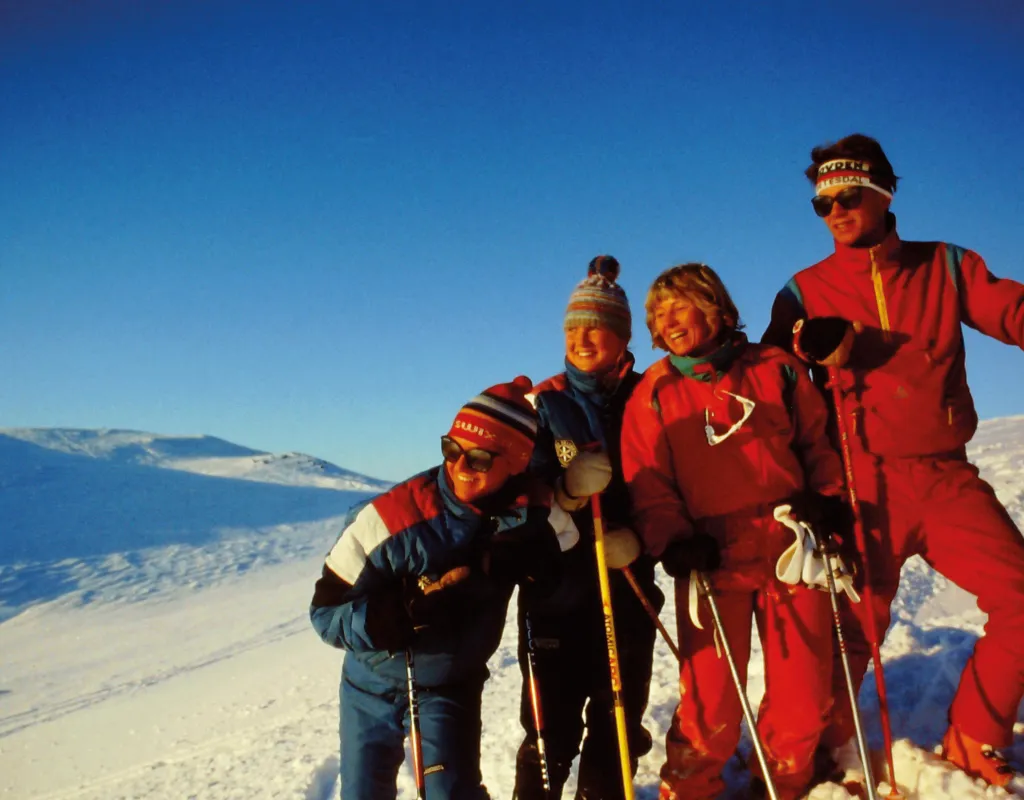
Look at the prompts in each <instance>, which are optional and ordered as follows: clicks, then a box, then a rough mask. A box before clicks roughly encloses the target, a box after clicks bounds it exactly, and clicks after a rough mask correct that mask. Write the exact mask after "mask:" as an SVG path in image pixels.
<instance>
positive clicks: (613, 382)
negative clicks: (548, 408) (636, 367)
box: [565, 350, 636, 398]
mask: <svg viewBox="0 0 1024 800" xmlns="http://www.w3.org/2000/svg"><path fill="white" fill-rule="evenodd" d="M635 363H636V359H635V358H634V357H633V354H632V353H631V352H629V350H627V351H626V353H625V355H624V356H623V358H622V361H620V362H619V364H618V365H617V366H615V367H612V368H611V369H608V370H605V371H602V372H583V371H582V370H580V369H577V368H576V367H574V366H573V365H572V363H571V362H570V361H569V359H568V358H566V359H565V377H566V379H567V380H568V381H569V385H570V386H572V387H573V388H574V389H575V390H576V391H578V392H580V393H582V394H585V395H588V396H591V397H600V398H608V397H613V396H614V395H615V393H616V392H617V391H618V390H619V387H620V386H621V385H622V381H623V380H625V378H626V376H627V375H629V373H630V372H631V371H632V369H633V364H635Z"/></svg>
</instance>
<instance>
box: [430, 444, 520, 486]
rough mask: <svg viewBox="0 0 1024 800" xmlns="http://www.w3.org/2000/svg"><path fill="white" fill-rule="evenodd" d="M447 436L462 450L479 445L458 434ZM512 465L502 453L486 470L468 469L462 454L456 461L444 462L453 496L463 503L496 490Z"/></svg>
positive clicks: (503, 483)
mask: <svg viewBox="0 0 1024 800" xmlns="http://www.w3.org/2000/svg"><path fill="white" fill-rule="evenodd" d="M449 436H450V437H451V438H452V439H454V440H455V441H456V442H458V443H459V446H460V447H461V448H462V449H463V450H472V449H473V448H474V447H479V446H480V445H478V444H476V443H474V442H471V441H469V440H467V439H463V438H461V437H459V436H451V434H449ZM512 467H513V464H512V463H511V460H510V459H509V457H508V456H506V455H505V454H504V453H502V454H497V455H495V457H494V461H493V462H492V464H491V468H490V469H489V470H487V472H477V471H476V470H474V469H470V468H469V465H468V464H467V463H466V457H465V456H464V455H463V456H459V459H458V461H455V462H452V461H445V462H444V470H445V475H447V476H448V485H449V486H451V487H452V491H453V492H455V496H456V497H457V498H459V500H461V501H462V502H463V503H473V502H474V501H476V500H478V499H480V498H481V497H486V496H487V495H489V494H491V493H492V492H496V491H498V489H500V488H501V487H502V486H504V485H505V481H507V480H508V479H509V477H510V476H511V474H512Z"/></svg>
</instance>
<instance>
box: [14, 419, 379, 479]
mask: <svg viewBox="0 0 1024 800" xmlns="http://www.w3.org/2000/svg"><path fill="white" fill-rule="evenodd" d="M0 436H9V437H10V438H12V439H20V440H21V441H23V442H29V443H31V444H35V445H38V446H39V447H43V448H45V449H47V450H54V451H56V452H59V453H69V454H71V455H80V456H88V457H90V458H96V459H101V460H104V461H110V462H113V463H116V464H136V465H141V466H148V467H163V468H165V469H176V470H180V471H182V472H195V473H197V474H200V475H213V476H216V477H219V478H236V479H238V480H247V481H260V482H262V483H280V484H284V485H286V486H318V487H321V488H323V489H340V490H343V491H352V492H379V491H382V490H383V489H384V488H386V487H387V486H389V485H390V484H389V483H387V482H386V481H380V480H377V479H376V478H369V477H367V476H366V475H360V474H358V473H356V472H350V471H349V470H346V469H342V468H341V467H337V466H335V465H334V464H331V463H330V462H328V461H323V460H321V459H319V458H314V457H313V456H308V455H305V454H303V453H278V454H273V453H267V452H264V451H262V450H253V449H252V448H249V447H242V446H241V445H237V444H233V443H232V442H227V441H224V440H223V439H218V438H216V437H214V436H165V435H161V434H156V433H143V432H141V431H124V430H109V429H99V430H90V429H78V428H0Z"/></svg>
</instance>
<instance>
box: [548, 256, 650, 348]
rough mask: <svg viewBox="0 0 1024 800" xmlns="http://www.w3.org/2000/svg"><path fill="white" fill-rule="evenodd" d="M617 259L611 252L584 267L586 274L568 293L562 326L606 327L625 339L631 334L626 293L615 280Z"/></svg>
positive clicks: (617, 268)
mask: <svg viewBox="0 0 1024 800" xmlns="http://www.w3.org/2000/svg"><path fill="white" fill-rule="evenodd" d="M617 277H619V262H618V261H616V260H615V258H614V257H613V256H597V257H596V258H595V259H594V260H593V261H591V262H590V265H589V266H588V267H587V277H586V278H584V279H583V281H582V282H581V283H580V284H579V285H578V286H577V287H576V288H575V289H574V290H573V293H572V294H571V295H569V307H568V308H566V310H565V323H564V325H563V328H564V329H565V330H567V331H568V330H572V329H573V328H584V327H585V328H608V329H609V330H610V331H612V332H613V333H615V334H616V335H618V336H619V337H621V338H622V339H625V340H626V341H627V342H628V341H629V339H630V337H631V336H632V334H633V318H632V316H631V315H630V313H629V300H627V299H626V293H625V292H624V291H623V290H622V288H621V287H620V286H619V285H618V284H617V283H616V282H615V279H616V278H617Z"/></svg>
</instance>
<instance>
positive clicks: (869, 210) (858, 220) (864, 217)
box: [818, 186, 892, 247]
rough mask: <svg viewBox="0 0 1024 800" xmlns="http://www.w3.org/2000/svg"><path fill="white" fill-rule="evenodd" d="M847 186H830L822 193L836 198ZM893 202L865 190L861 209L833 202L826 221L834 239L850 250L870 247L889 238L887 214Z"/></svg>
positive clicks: (872, 191) (880, 194) (862, 194)
mask: <svg viewBox="0 0 1024 800" xmlns="http://www.w3.org/2000/svg"><path fill="white" fill-rule="evenodd" d="M846 188H847V187H846V186H827V187H825V188H823V189H822V190H821V191H820V192H818V194H823V195H828V196H830V197H834V196H835V195H837V194H839V193H840V192H841V191H843V189H846ZM891 202H892V200H891V199H890V198H888V197H886V196H885V195H884V194H882V193H881V192H876V191H875V190H874V189H871V188H868V187H864V189H863V191H862V193H861V201H860V205H858V206H857V208H849V209H847V208H843V207H842V206H840V205H839V203H833V205H832V211H831V212H829V215H828V216H827V217H825V218H824V220H825V224H826V225H827V226H828V229H829V232H830V233H831V234H832V238H833V239H835V240H836V241H837V242H838V243H839V244H844V245H847V246H848V247H870V246H873V245H876V244H878V243H879V242H881V241H882V239H884V238H885V234H886V229H885V227H886V225H885V215H886V212H887V211H888V210H889V204H890V203H891Z"/></svg>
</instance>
